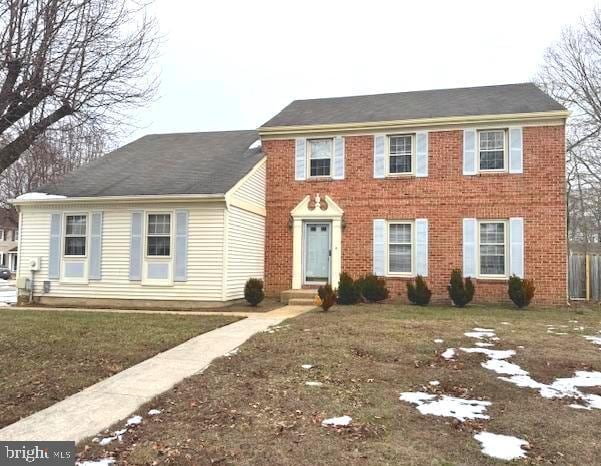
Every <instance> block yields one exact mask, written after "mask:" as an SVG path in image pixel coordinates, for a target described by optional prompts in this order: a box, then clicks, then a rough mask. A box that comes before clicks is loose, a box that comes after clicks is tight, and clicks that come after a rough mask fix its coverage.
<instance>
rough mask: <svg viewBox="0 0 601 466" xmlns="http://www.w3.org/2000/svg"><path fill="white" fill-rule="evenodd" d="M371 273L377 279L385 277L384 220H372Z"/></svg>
mask: <svg viewBox="0 0 601 466" xmlns="http://www.w3.org/2000/svg"><path fill="white" fill-rule="evenodd" d="M373 272H374V275H377V276H378V277H383V276H384V275H386V220H382V219H375V220H374V251H373Z"/></svg>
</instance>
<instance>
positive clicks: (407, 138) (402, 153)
mask: <svg viewBox="0 0 601 466" xmlns="http://www.w3.org/2000/svg"><path fill="white" fill-rule="evenodd" d="M414 153H415V138H414V135H413V134H400V135H394V136H388V174H389V175H399V174H411V173H413V159H414Z"/></svg>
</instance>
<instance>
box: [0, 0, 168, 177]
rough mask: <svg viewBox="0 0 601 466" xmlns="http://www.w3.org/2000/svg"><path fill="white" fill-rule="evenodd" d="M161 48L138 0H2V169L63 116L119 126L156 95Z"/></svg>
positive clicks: (70, 122) (91, 125) (74, 122)
mask: <svg viewBox="0 0 601 466" xmlns="http://www.w3.org/2000/svg"><path fill="white" fill-rule="evenodd" d="M157 47H158V34H157V26H156V23H155V21H154V20H153V19H152V18H150V17H149V16H147V14H146V5H145V4H139V3H134V2H133V0H0V60H1V63H2V66H1V68H0V137H1V138H2V141H4V143H0V174H1V173H2V172H4V171H5V170H6V169H7V168H8V167H9V166H10V165H11V164H13V163H14V162H15V161H17V160H18V159H19V157H20V156H21V155H22V154H23V153H24V152H26V151H27V150H28V149H29V148H30V147H31V146H32V144H33V143H34V141H35V140H36V139H37V138H39V137H40V136H41V135H42V134H44V133H45V132H46V131H47V130H48V129H49V128H51V127H53V125H55V126H56V124H57V122H59V121H60V122H62V123H66V125H63V126H68V127H69V128H72V127H76V126H84V125H85V126H86V127H87V128H88V131H93V130H94V129H99V128H103V127H104V128H109V127H111V126H113V127H115V125H116V124H119V125H120V124H122V123H123V122H124V120H125V118H124V115H125V111H126V110H128V109H130V108H131V107H136V106H140V105H143V104H145V103H147V102H148V101H149V99H151V98H152V97H153V96H154V93H155V90H156V81H155V80H154V79H153V78H152V73H151V66H152V63H153V58H154V56H155V54H156V51H157Z"/></svg>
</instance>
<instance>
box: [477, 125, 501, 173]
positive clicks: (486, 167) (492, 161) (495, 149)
mask: <svg viewBox="0 0 601 466" xmlns="http://www.w3.org/2000/svg"><path fill="white" fill-rule="evenodd" d="M478 141H479V142H478V148H479V154H480V156H479V160H480V171H503V170H505V167H506V158H507V157H506V148H507V137H506V132H505V130H502V129H495V130H485V131H478Z"/></svg>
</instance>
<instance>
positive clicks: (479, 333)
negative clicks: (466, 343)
mask: <svg viewBox="0 0 601 466" xmlns="http://www.w3.org/2000/svg"><path fill="white" fill-rule="evenodd" d="M464 335H465V336H466V337H470V338H478V339H479V340H482V339H483V338H494V337H495V334H494V332H492V331H484V330H475V329H474V331H473V332H465V333H464Z"/></svg>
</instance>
